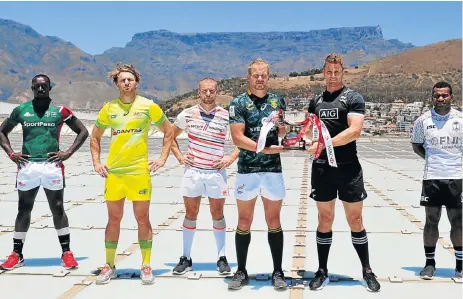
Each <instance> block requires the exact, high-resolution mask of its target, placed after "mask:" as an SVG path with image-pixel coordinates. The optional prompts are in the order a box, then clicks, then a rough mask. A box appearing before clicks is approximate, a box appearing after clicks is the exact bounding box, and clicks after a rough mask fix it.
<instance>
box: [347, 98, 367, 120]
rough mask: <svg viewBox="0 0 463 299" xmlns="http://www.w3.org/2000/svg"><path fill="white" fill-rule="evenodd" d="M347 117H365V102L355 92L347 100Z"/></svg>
mask: <svg viewBox="0 0 463 299" xmlns="http://www.w3.org/2000/svg"><path fill="white" fill-rule="evenodd" d="M346 104H347V115H360V116H364V115H365V101H364V99H363V97H362V95H360V94H359V93H357V92H355V93H354V94H353V95H352V96H351V97H349V98H348V99H347V102H346Z"/></svg>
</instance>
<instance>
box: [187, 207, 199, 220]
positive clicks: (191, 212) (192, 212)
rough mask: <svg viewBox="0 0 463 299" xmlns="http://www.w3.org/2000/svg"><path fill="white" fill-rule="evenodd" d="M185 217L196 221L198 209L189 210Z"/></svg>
mask: <svg viewBox="0 0 463 299" xmlns="http://www.w3.org/2000/svg"><path fill="white" fill-rule="evenodd" d="M185 217H186V219H188V220H196V218H197V217H198V209H196V208H187V209H186V211H185Z"/></svg>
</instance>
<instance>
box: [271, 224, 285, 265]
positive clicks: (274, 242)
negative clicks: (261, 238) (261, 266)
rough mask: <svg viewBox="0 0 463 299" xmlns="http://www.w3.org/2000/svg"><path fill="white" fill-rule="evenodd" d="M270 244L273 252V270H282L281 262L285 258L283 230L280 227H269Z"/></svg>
mask: <svg viewBox="0 0 463 299" xmlns="http://www.w3.org/2000/svg"><path fill="white" fill-rule="evenodd" d="M268 244H269V245H270V251H271V252H272V259H273V271H274V272H276V271H281V272H283V269H282V268H281V263H282V260H283V231H282V230H281V227H279V228H269V230H268Z"/></svg>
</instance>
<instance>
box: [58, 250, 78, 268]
mask: <svg viewBox="0 0 463 299" xmlns="http://www.w3.org/2000/svg"><path fill="white" fill-rule="evenodd" d="M61 266H63V267H64V268H65V269H66V270H71V269H76V268H77V267H78V266H79V264H78V263H77V261H76V259H75V258H74V255H73V254H72V252H71V251H66V252H64V253H63V255H62V256H61Z"/></svg>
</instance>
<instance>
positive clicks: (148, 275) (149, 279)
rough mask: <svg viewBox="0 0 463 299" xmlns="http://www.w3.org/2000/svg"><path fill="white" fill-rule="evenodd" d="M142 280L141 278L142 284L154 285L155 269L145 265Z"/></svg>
mask: <svg viewBox="0 0 463 299" xmlns="http://www.w3.org/2000/svg"><path fill="white" fill-rule="evenodd" d="M140 278H141V283H142V284H153V283H154V275H153V269H151V266H150V265H143V266H142V267H141V273H140Z"/></svg>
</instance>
